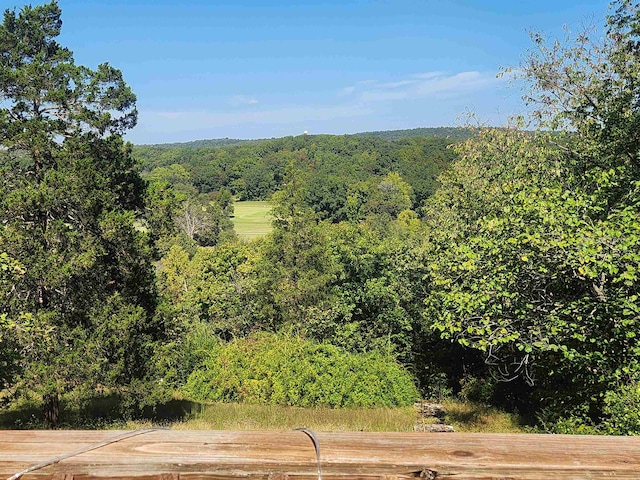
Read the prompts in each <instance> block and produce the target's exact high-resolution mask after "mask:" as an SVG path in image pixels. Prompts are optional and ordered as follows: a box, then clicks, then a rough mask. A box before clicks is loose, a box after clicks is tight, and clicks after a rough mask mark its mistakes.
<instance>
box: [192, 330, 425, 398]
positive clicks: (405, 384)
mask: <svg viewBox="0 0 640 480" xmlns="http://www.w3.org/2000/svg"><path fill="white" fill-rule="evenodd" d="M182 392H183V393H184V394H185V395H186V396H188V397H190V398H192V399H194V400H200V401H213V402H246V403H268V404H279V405H291V406H300V407H312V406H329V407H374V406H386V407H395V406H406V405H410V404H411V403H412V402H413V401H414V400H415V399H416V398H417V397H418V391H417V389H416V387H415V385H414V383H413V379H412V377H411V375H410V374H409V373H408V372H407V371H406V370H405V369H404V368H403V367H402V366H400V365H399V364H398V363H397V362H396V361H395V359H394V358H393V357H390V356H388V355H383V354H381V353H379V352H368V353H348V352H345V351H343V350H341V349H340V348H338V347H336V346H334V345H329V344H318V343H313V342H310V341H307V340H302V339H300V338H289V337H282V336H276V335H271V334H261V335H259V336H254V337H251V338H248V339H242V340H235V341H232V342H229V343H226V344H220V345H218V346H216V347H215V348H214V349H212V350H211V352H210V355H209V357H208V358H207V359H206V360H205V362H204V363H203V366H202V367H201V368H199V369H196V370H195V371H193V372H192V373H191V375H190V376H189V379H188V380H187V383H186V385H185V386H184V387H183V389H182Z"/></svg>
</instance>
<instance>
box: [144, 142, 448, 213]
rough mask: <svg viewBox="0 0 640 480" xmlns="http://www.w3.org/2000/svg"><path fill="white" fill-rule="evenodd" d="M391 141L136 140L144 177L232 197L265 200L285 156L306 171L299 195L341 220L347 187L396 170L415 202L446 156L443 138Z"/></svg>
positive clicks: (278, 182) (430, 187)
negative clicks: (194, 143)
mask: <svg viewBox="0 0 640 480" xmlns="http://www.w3.org/2000/svg"><path fill="white" fill-rule="evenodd" d="M427 135H428V132H426V133H425V136H424V137H418V138H399V139H396V140H393V141H389V140H384V139H381V138H377V137H375V136H368V137H367V136H336V135H303V136H299V137H286V138H280V139H273V140H261V141H255V142H248V143H245V144H242V145H233V146H224V147H220V146H218V147H208V148H207V147H199V148H190V147H188V146H182V147H181V146H171V147H168V146H167V147H160V146H138V147H136V148H135V155H136V157H137V158H139V159H140V160H141V161H142V164H143V171H144V172H145V175H146V178H148V179H150V180H153V181H156V180H163V181H168V182H170V183H171V184H172V185H174V186H175V187H176V189H182V188H183V186H184V185H187V184H188V185H192V186H194V187H196V188H197V190H198V192H200V193H209V192H215V191H218V190H219V189H220V188H222V187H224V188H227V189H229V191H230V192H231V193H232V194H233V195H234V197H235V198H236V200H266V199H268V198H269V197H270V196H271V195H272V194H273V193H275V192H277V191H279V190H281V189H283V187H284V185H285V184H286V183H287V173H286V171H287V167H288V165H289V164H291V163H298V166H299V167H300V168H301V169H303V170H305V171H306V173H307V174H308V175H307V177H306V179H305V186H304V194H303V197H302V201H304V203H305V204H306V205H307V206H309V207H311V208H312V209H313V210H314V211H315V212H316V213H317V214H319V215H320V216H321V217H322V218H326V219H330V220H331V221H333V222H339V221H342V220H346V219H347V218H348V217H347V212H346V202H347V191H348V190H349V189H350V188H352V187H353V186H354V185H356V184H357V183H359V182H365V183H366V182H371V187H370V188H369V190H370V191H371V192H372V193H373V192H375V191H376V190H375V187H376V186H377V185H378V184H379V183H381V181H382V180H383V177H384V176H385V175H387V174H389V173H392V172H396V173H397V174H399V175H400V176H401V177H402V178H403V179H404V181H405V182H408V183H409V184H410V186H411V188H412V189H413V194H412V198H411V200H412V202H414V203H415V204H417V205H420V204H421V203H422V202H423V201H424V200H425V199H426V198H427V197H428V196H429V195H430V194H431V193H433V191H434V189H435V186H436V177H437V175H438V173H439V172H440V171H441V170H443V169H444V168H446V166H447V165H448V164H449V163H450V162H451V160H452V159H453V156H454V154H453V152H452V151H451V150H449V149H447V146H448V145H449V144H451V142H452V141H451V140H448V139H446V138H436V137H429V136H427Z"/></svg>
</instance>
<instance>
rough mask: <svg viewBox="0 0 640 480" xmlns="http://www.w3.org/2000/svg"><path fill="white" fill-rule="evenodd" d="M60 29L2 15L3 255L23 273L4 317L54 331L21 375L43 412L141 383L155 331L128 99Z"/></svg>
mask: <svg viewBox="0 0 640 480" xmlns="http://www.w3.org/2000/svg"><path fill="white" fill-rule="evenodd" d="M61 25H62V22H61V10H60V8H59V6H58V4H57V3H56V2H52V3H48V4H45V5H41V6H36V7H31V6H26V7H24V8H22V9H21V10H20V11H16V10H6V11H5V12H4V20H3V23H2V24H1V25H0V52H1V53H0V94H1V95H2V98H3V102H2V104H0V107H1V108H0V145H1V146H2V150H3V151H4V155H3V156H2V157H1V160H2V163H1V164H0V177H1V179H0V224H2V226H3V228H2V230H0V251H4V252H6V253H7V254H8V255H9V256H10V257H11V258H13V259H15V260H16V261H18V262H19V263H20V264H21V265H22V266H23V267H24V273H23V274H22V275H21V276H20V277H19V278H18V279H16V281H15V283H14V284H13V285H12V286H11V288H10V289H8V290H7V289H4V288H3V290H4V291H3V292H2V297H1V298H2V299H3V302H4V303H3V306H2V309H3V311H4V312H5V313H6V314H7V315H8V316H9V318H12V317H15V316H16V315H18V314H21V313H26V314H28V315H30V316H31V318H32V322H33V324H34V326H35V327H37V328H39V329H44V330H45V331H50V332H51V333H50V335H49V336H48V341H47V344H46V345H34V347H33V348H30V349H28V350H26V351H25V352H26V353H24V355H23V358H22V372H21V377H20V379H21V385H22V386H24V387H25V388H29V389H36V390H38V391H40V392H41V393H42V394H43V395H45V398H48V399H49V400H50V402H49V405H50V406H55V404H57V398H58V396H59V395H60V394H62V393H64V392H67V391H70V390H83V391H85V392H87V393H94V392H95V391H96V389H97V388H98V387H100V388H114V387H122V386H124V385H128V384H131V382H132V381H137V380H140V379H141V378H143V377H144V375H145V368H144V365H145V359H146V358H148V356H149V355H150V349H151V345H152V343H153V341H154V340H155V339H157V338H159V335H160V334H161V332H160V331H159V329H157V328H156V327H155V326H154V325H153V323H152V322H151V318H152V316H153V312H154V306H155V292H154V287H153V279H154V274H153V270H152V266H151V249H150V246H149V242H148V239H147V237H146V235H145V234H143V233H141V232H139V231H137V230H136V229H135V228H134V220H135V216H136V212H137V211H140V209H141V208H142V207H143V203H144V190H145V189H144V182H143V181H142V180H141V178H140V176H139V174H138V172H137V165H136V163H135V162H134V160H133V159H132V156H131V148H130V145H128V144H126V143H125V142H123V140H122V137H121V134H122V133H123V132H124V131H126V130H127V129H129V128H131V127H133V126H134V125H135V123H136V119H137V111H136V108H135V100H136V97H135V95H134V94H133V93H132V92H131V90H130V88H129V87H128V86H127V85H126V84H125V82H124V80H123V78H122V74H121V72H120V71H119V70H117V69H115V68H113V67H111V66H110V65H108V64H102V65H100V66H98V68H97V69H96V70H91V69H89V68H87V67H83V66H79V65H76V64H75V63H74V59H73V55H72V52H71V51H70V50H68V49H67V48H65V47H62V46H61V45H59V44H58V43H57V42H56V37H57V36H58V35H59V34H60V29H61ZM54 417H55V415H54V412H53V411H49V420H50V421H51V422H52V423H55V421H56V418H54Z"/></svg>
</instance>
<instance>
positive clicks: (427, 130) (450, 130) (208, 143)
mask: <svg viewBox="0 0 640 480" xmlns="http://www.w3.org/2000/svg"><path fill="white" fill-rule="evenodd" d="M322 135H323V136H325V135H326V136H347V137H349V136H353V137H378V138H382V139H385V140H398V139H401V138H413V137H441V138H448V139H450V140H466V139H468V138H470V137H471V136H472V131H471V129H469V128H462V127H424V128H411V129H406V130H380V131H374V132H361V133H353V134H346V135H339V134H335V135H332V134H322ZM310 136H314V135H310ZM281 138H286V137H281ZM268 140H275V138H270V139H269V138H258V139H251V140H249V139H239V138H213V139H209V140H193V141H190V142H173V143H158V144H144V145H142V144H141V145H140V146H145V147H159V148H173V147H179V148H211V147H227V146H233V145H242V144H247V143H256V142H265V141H268Z"/></svg>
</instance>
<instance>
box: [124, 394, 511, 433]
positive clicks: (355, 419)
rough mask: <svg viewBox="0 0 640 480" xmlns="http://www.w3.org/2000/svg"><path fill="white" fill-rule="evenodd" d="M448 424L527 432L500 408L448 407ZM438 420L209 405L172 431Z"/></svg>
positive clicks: (405, 414) (402, 425)
mask: <svg viewBox="0 0 640 480" xmlns="http://www.w3.org/2000/svg"><path fill="white" fill-rule="evenodd" d="M443 405H444V407H445V408H446V410H447V416H446V418H445V422H446V423H447V424H449V425H453V426H454V428H455V430H456V431H457V432H482V433H522V432H523V430H522V428H521V426H520V425H519V423H518V420H519V419H518V417H517V416H515V415H512V414H508V413H504V412H501V411H499V410H497V409H495V408H491V407H486V406H481V405H475V404H470V403H463V402H460V401H457V400H447V401H444V402H443ZM436 421H437V420H436V419H431V418H426V419H417V417H416V411H415V410H414V408H413V407H406V408H373V409H364V408H362V409H358V408H343V409H331V408H297V407H283V406H277V405H246V404H233V403H216V404H211V405H205V406H204V407H203V409H202V411H201V412H200V413H196V414H194V415H193V417H192V418H189V419H184V420H179V421H174V422H170V423H168V424H167V425H166V426H168V427H170V428H172V429H175V430H287V429H292V428H296V427H307V428H311V429H313V430H317V431H326V432H340V431H364V432H412V431H413V430H414V425H415V424H416V423H424V424H428V423H435V422H436ZM148 426H151V423H150V422H129V423H127V425H126V426H125V428H144V427H148Z"/></svg>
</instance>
